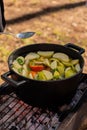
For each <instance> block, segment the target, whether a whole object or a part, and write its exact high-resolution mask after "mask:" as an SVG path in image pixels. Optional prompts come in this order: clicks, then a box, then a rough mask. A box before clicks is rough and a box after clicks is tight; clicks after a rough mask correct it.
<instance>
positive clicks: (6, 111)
mask: <svg viewBox="0 0 87 130" xmlns="http://www.w3.org/2000/svg"><path fill="white" fill-rule="evenodd" d="M6 91H7V90H6ZM6 93H7V92H6ZM86 94H87V75H86V74H83V75H82V79H81V82H80V84H79V85H78V89H77V91H76V94H75V95H74V97H73V98H72V99H71V100H70V101H69V102H68V104H64V105H62V106H58V107H56V108H55V106H54V107H53V108H48V109H44V108H39V107H35V106H31V105H28V104H26V103H24V102H23V101H21V100H20V99H19V98H18V97H17V96H16V95H15V94H14V93H11V92H10V94H9V90H8V95H5V92H3V96H1V97H0V130H48V129H49V130H57V129H60V128H61V126H62V124H63V121H64V120H65V119H66V117H68V116H69V115H70V114H71V115H72V114H73V112H75V111H77V110H78V108H79V106H80V105H81V103H82V102H83V100H84V99H85V96H86ZM70 118H72V116H71V117H70ZM67 121H68V122H69V120H67ZM61 130H62V129H61Z"/></svg>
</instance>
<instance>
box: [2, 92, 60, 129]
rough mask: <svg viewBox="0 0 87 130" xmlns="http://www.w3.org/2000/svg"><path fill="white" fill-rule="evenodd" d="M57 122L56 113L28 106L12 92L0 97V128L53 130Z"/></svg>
mask: <svg viewBox="0 0 87 130" xmlns="http://www.w3.org/2000/svg"><path fill="white" fill-rule="evenodd" d="M2 104H3V105H2ZM59 124H60V122H59V118H58V114H57V113H55V112H52V111H49V110H43V109H41V108H37V107H32V106H29V105H27V104H25V103H24V102H22V101H20V100H19V99H17V97H16V95H15V94H14V93H12V94H10V95H5V96H2V97H1V99H0V130H47V129H49V130H54V129H56V128H57V127H58V125H59Z"/></svg>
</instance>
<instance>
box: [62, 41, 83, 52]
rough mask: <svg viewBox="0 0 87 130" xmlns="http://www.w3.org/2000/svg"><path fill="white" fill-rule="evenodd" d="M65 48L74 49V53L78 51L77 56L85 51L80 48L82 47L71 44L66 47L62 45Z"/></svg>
mask: <svg viewBox="0 0 87 130" xmlns="http://www.w3.org/2000/svg"><path fill="white" fill-rule="evenodd" d="M64 46H65V47H68V48H70V49H74V50H76V51H78V53H79V54H83V53H84V52H85V49H84V48H82V47H79V46H77V45H75V44H72V43H67V44H66V45H64Z"/></svg>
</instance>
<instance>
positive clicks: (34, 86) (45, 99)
mask: <svg viewBox="0 0 87 130" xmlns="http://www.w3.org/2000/svg"><path fill="white" fill-rule="evenodd" d="M39 50H41V51H42V50H45V51H46V50H47V51H54V52H63V53H66V54H68V55H69V56H70V57H71V58H73V59H79V61H80V66H81V71H80V72H78V73H77V74H76V75H74V76H72V77H70V78H67V79H63V80H55V81H53V80H52V81H51V80H50V81H38V80H33V79H28V78H25V77H23V76H20V75H19V74H17V73H16V72H14V71H13V70H12V68H11V65H12V62H13V61H14V59H16V58H17V57H18V56H20V55H21V56H25V55H27V54H28V53H29V52H37V51H39ZM84 51H85V50H84V49H83V48H81V47H79V46H76V45H74V44H71V43H68V44H66V45H64V46H62V45H58V44H51V43H39V44H32V45H28V46H24V47H21V48H19V49H17V50H15V51H14V52H13V53H12V54H11V55H10V56H9V58H8V65H9V70H10V71H9V72H6V73H5V74H3V75H1V77H2V79H4V80H5V82H6V83H8V85H9V86H11V89H12V88H13V90H14V91H15V93H16V95H17V96H18V97H19V98H21V99H22V100H23V101H24V102H26V103H33V104H34V105H54V104H56V105H58V104H62V103H65V102H66V100H67V99H69V98H70V97H72V96H73V94H74V93H75V90H76V89H77V87H78V83H79V81H80V78H81V75H82V71H83V66H84V59H83V57H82V56H81V54H82V53H83V52H84ZM9 76H10V77H9ZM8 85H7V86H8ZM5 86H6V85H5ZM9 89H10V88H9Z"/></svg>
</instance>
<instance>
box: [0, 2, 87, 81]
mask: <svg viewBox="0 0 87 130" xmlns="http://www.w3.org/2000/svg"><path fill="white" fill-rule="evenodd" d="M4 5H5V18H6V23H7V25H6V28H5V31H10V32H13V33H18V32H22V31H35V32H36V34H35V35H34V36H33V37H32V38H28V39H25V40H20V39H16V38H13V37H11V36H5V35H0V75H1V74H3V73H4V72H6V71H8V64H7V59H8V56H9V55H10V53H11V52H12V51H13V50H15V49H16V48H19V47H21V46H24V45H27V44H33V43H40V42H48V43H54V44H62V45H64V44H66V43H68V42H71V43H73V44H76V45H78V46H80V47H82V48H84V49H85V53H84V54H83V57H84V60H85V65H84V70H83V71H84V72H85V73H86V72H87V4H86V1H84V0H65V1H64V0H48V1H47V0H4ZM2 82H3V81H2V80H1V79H0V83H2Z"/></svg>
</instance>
